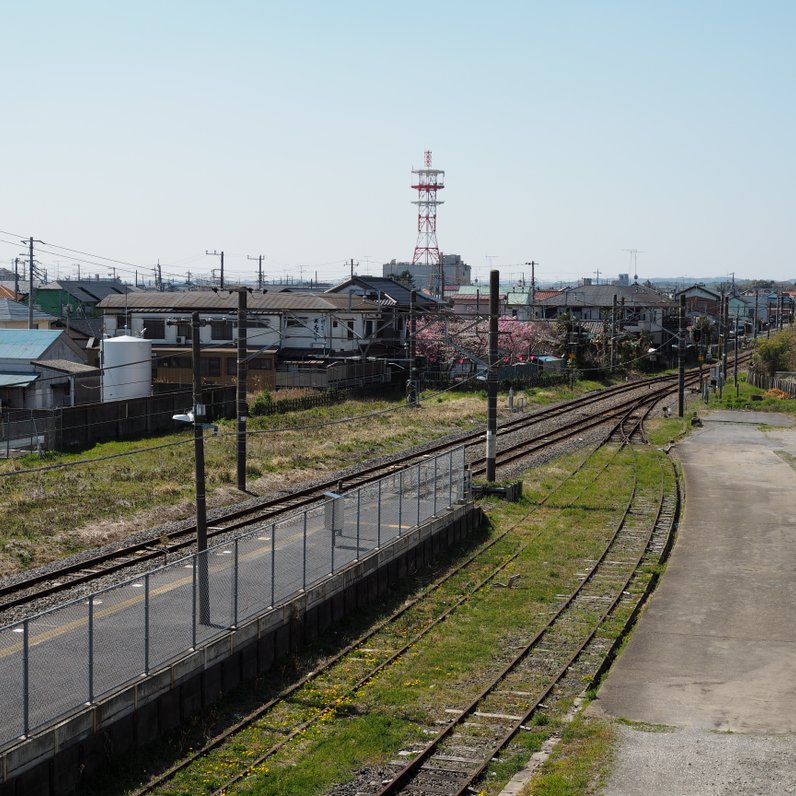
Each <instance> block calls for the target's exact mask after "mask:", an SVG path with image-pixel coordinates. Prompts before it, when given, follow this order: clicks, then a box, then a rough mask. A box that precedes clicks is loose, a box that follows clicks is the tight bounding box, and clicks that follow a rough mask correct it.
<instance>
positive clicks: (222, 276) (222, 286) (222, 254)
mask: <svg viewBox="0 0 796 796" xmlns="http://www.w3.org/2000/svg"><path fill="white" fill-rule="evenodd" d="M205 254H209V255H210V256H211V257H220V258H221V280H220V281H219V285H218V286H219V287H220V288H221V289H222V290H223V289H224V252H217V251H216V250H215V249H213V251H210V250H209V249H205Z"/></svg>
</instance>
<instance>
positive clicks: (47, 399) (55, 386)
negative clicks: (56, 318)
mask: <svg viewBox="0 0 796 796" xmlns="http://www.w3.org/2000/svg"><path fill="white" fill-rule="evenodd" d="M98 395H99V371H98V369H97V368H92V367H90V366H89V365H86V363H85V360H84V359H83V356H82V353H81V351H80V349H79V348H78V347H77V346H76V345H75V343H74V342H73V341H72V340H71V339H70V338H69V336H68V335H67V334H66V332H63V331H60V330H57V329H49V330H45V329H0V400H1V401H2V407H3V409H9V408H10V409H54V408H57V407H59V406H74V405H75V404H78V403H93V402H95V401H96V400H97V397H98Z"/></svg>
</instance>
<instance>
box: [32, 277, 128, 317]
mask: <svg viewBox="0 0 796 796" xmlns="http://www.w3.org/2000/svg"><path fill="white" fill-rule="evenodd" d="M138 290H139V289H138V288H135V287H131V286H130V285H125V284H124V283H122V282H120V281H119V280H118V279H100V278H99V277H97V278H96V279H60V280H58V281H56V282H47V283H46V284H43V285H40V286H39V287H38V288H37V289H36V294H35V298H34V303H35V304H37V305H38V306H39V308H40V309H41V310H42V311H43V312H49V313H50V314H51V315H55V316H56V317H57V318H62V317H64V316H65V314H66V312H67V307H69V308H71V309H70V310H69V312H70V313H71V317H72V318H97V317H99V316H100V315H101V314H102V313H101V311H100V310H99V309H98V308H97V305H98V304H99V303H100V302H101V301H102V299H104V298H105V297H106V296H118V295H120V296H124V295H126V294H128V293H137V292H138Z"/></svg>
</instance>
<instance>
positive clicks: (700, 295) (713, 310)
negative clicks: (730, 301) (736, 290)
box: [674, 284, 721, 319]
mask: <svg viewBox="0 0 796 796" xmlns="http://www.w3.org/2000/svg"><path fill="white" fill-rule="evenodd" d="M680 296H685V312H686V316H687V317H688V318H689V319H695V318H699V317H706V318H711V319H717V318H718V317H719V315H720V313H721V294H720V293H717V292H716V291H715V290H710V289H709V288H707V287H705V285H699V284H694V285H691V287H687V288H684V289H683V290H678V291H677V292H676V293H675V294H674V301H675V304H676V305H677V306H678V307H679V306H680Z"/></svg>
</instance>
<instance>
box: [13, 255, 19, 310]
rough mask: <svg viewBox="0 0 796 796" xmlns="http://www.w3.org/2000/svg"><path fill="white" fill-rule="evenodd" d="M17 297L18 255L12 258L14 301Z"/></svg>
mask: <svg viewBox="0 0 796 796" xmlns="http://www.w3.org/2000/svg"><path fill="white" fill-rule="evenodd" d="M18 298H19V257H15V258H14V301H16V300H17V299H18Z"/></svg>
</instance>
